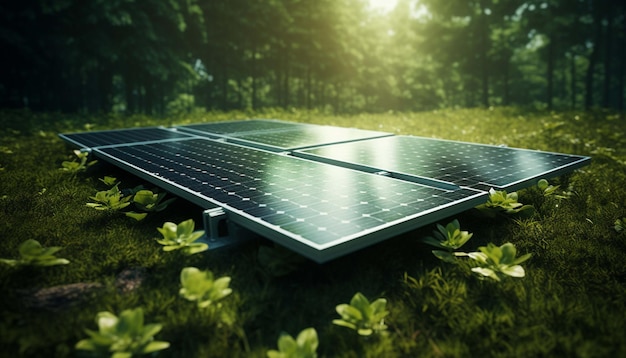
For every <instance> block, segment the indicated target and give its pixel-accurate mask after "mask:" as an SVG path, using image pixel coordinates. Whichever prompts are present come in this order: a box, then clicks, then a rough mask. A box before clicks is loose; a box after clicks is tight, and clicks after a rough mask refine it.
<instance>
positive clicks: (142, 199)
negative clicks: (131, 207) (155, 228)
mask: <svg viewBox="0 0 626 358" xmlns="http://www.w3.org/2000/svg"><path fill="white" fill-rule="evenodd" d="M165 195H166V193H153V192H152V191H151V190H145V189H144V190H139V191H137V192H136V193H135V195H134V196H133V203H134V204H135V206H136V207H137V208H138V209H139V210H142V211H145V212H159V211H163V210H165V208H167V206H168V205H170V204H171V203H172V202H173V201H174V200H176V198H171V199H168V200H165V201H163V199H164V198H165Z"/></svg>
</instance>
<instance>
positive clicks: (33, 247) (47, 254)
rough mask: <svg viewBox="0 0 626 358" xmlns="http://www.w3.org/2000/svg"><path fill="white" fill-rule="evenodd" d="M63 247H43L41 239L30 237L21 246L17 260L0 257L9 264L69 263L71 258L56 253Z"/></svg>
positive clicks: (43, 264)
mask: <svg viewBox="0 0 626 358" xmlns="http://www.w3.org/2000/svg"><path fill="white" fill-rule="evenodd" d="M61 249H62V247H58V246H52V247H43V246H41V244H40V243H39V241H37V240H34V239H28V240H26V241H24V242H23V243H22V244H21V245H20V247H19V253H20V258H19V259H17V260H11V259H0V262H2V263H5V264H7V265H9V266H55V265H67V264H69V263H70V261H69V260H66V259H61V258H58V257H56V256H54V254H55V253H56V252H57V251H59V250H61Z"/></svg>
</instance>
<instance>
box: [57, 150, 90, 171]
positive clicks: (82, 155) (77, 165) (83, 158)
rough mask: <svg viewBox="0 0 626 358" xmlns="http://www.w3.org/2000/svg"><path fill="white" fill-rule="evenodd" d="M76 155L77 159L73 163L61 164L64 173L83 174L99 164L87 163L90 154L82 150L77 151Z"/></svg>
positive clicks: (64, 162)
mask: <svg viewBox="0 0 626 358" xmlns="http://www.w3.org/2000/svg"><path fill="white" fill-rule="evenodd" d="M74 154H75V155H76V157H77V158H75V159H74V160H72V161H68V160H65V161H63V162H62V163H61V168H60V169H61V170H62V171H65V172H69V173H72V174H76V173H78V172H83V171H85V170H87V168H89V167H91V166H92V165H94V164H96V163H97V162H98V161H97V160H92V161H90V162H87V159H88V158H89V152H81V151H80V150H75V151H74ZM76 159H78V161H76Z"/></svg>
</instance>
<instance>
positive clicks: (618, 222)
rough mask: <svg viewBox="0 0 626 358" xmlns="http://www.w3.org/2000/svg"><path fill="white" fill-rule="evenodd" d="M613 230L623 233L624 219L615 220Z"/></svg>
mask: <svg viewBox="0 0 626 358" xmlns="http://www.w3.org/2000/svg"><path fill="white" fill-rule="evenodd" d="M613 229H615V231H617V232H622V231H624V229H626V218H623V219H617V220H615V222H614V223H613Z"/></svg>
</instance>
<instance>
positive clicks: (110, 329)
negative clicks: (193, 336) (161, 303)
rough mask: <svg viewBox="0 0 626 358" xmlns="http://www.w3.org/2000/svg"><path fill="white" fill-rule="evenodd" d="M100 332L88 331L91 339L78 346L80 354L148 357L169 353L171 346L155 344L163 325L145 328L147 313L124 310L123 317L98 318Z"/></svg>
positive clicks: (107, 315) (107, 314) (105, 315)
mask: <svg viewBox="0 0 626 358" xmlns="http://www.w3.org/2000/svg"><path fill="white" fill-rule="evenodd" d="M96 324H97V325H98V332H96V331H92V330H89V329H85V332H86V333H87V334H88V335H89V337H90V338H87V339H83V340H81V341H79V342H78V343H76V346H75V348H76V349H78V350H88V351H92V352H94V353H96V354H98V355H102V356H109V355H110V356H111V357H115V358H129V357H132V355H133V354H148V353H152V352H156V351H160V350H163V349H166V348H168V347H169V346H170V344H169V343H168V342H164V341H155V340H154V336H155V335H156V334H157V333H159V331H161V328H162V325H161V324H156V323H153V324H147V325H144V316H143V310H142V309H141V308H136V309H134V310H124V311H122V313H121V314H120V316H119V317H117V316H115V315H114V314H113V313H111V312H106V311H105V312H99V313H98V314H97V315H96Z"/></svg>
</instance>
